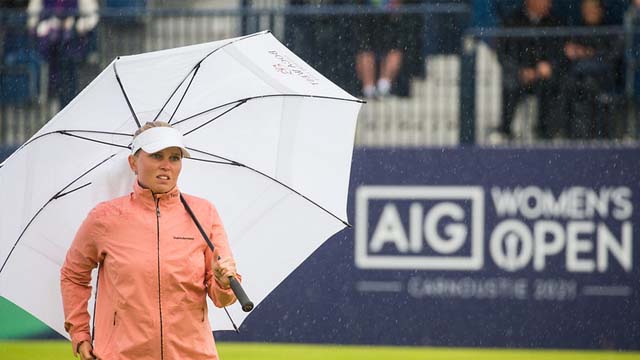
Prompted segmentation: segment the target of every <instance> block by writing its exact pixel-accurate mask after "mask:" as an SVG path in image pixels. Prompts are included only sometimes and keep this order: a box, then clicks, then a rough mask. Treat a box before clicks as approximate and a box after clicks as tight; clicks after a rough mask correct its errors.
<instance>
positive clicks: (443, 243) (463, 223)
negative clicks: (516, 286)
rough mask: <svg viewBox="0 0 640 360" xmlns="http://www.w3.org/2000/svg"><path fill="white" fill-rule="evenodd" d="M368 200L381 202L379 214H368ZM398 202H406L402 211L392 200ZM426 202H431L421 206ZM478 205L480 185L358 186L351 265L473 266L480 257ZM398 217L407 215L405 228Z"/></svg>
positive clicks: (481, 222)
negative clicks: (353, 262)
mask: <svg viewBox="0 0 640 360" xmlns="http://www.w3.org/2000/svg"><path fill="white" fill-rule="evenodd" d="M373 201H379V202H380V203H381V204H384V205H383V207H382V212H381V214H380V216H379V217H377V218H376V219H369V216H370V215H369V205H370V202H373ZM401 201H403V202H406V203H408V206H405V207H404V208H405V210H404V213H401V211H400V210H399V206H398V205H397V204H398V202H401ZM428 203H429V204H432V203H435V204H432V206H428V207H425V205H428ZM463 203H465V204H469V206H467V207H463V206H462V205H461V204H463ZM483 208H484V194H483V192H482V189H481V188H480V187H471V186H469V187H439V186H362V187H360V188H358V190H357V193H356V229H355V230H356V231H355V232H356V234H355V237H356V239H355V240H356V241H355V242H356V254H355V261H356V265H357V266H358V267H360V268H368V269H441V270H478V269H480V268H482V265H483V260H484V254H483V237H484V233H483V229H484V219H483V218H484V216H483ZM465 209H466V210H465ZM467 211H468V212H469V213H467ZM403 217H404V218H408V222H409V224H408V226H407V227H406V228H405V225H404V223H403V221H402V219H403ZM369 220H374V221H376V222H375V223H373V224H370V223H369ZM370 225H371V226H370ZM370 228H371V229H373V232H372V233H371V236H369V229H370ZM407 229H408V230H407ZM425 251H429V253H428V254H425Z"/></svg>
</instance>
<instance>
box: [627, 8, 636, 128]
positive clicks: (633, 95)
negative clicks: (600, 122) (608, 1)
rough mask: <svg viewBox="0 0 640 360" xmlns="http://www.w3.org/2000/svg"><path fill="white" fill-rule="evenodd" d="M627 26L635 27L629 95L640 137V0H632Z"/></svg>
mask: <svg viewBox="0 0 640 360" xmlns="http://www.w3.org/2000/svg"><path fill="white" fill-rule="evenodd" d="M625 24H626V27H627V28H628V29H629V28H630V29H633V32H632V34H631V41H630V43H629V45H630V49H629V52H628V53H627V59H626V61H627V62H628V63H627V70H628V72H627V74H626V76H627V79H626V81H627V95H628V100H629V101H630V102H631V103H630V105H631V106H630V108H631V117H632V118H633V119H631V122H632V123H633V125H632V127H635V134H634V135H635V137H636V139H639V138H640V65H639V61H640V35H639V32H640V0H632V1H631V4H630V5H629V10H627V14H626V18H625Z"/></svg>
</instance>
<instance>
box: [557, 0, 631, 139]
mask: <svg viewBox="0 0 640 360" xmlns="http://www.w3.org/2000/svg"><path fill="white" fill-rule="evenodd" d="M580 12H581V15H582V16H581V19H580V23H579V24H578V25H579V26H583V27H592V28H597V27H600V26H604V25H606V24H605V22H604V16H605V9H604V5H603V3H602V2H601V0H582V2H581V4H580ZM623 48H624V44H623V42H622V39H621V38H620V37H619V36H617V35H608V34H598V33H595V34H590V35H586V36H574V37H572V38H571V39H569V40H568V41H567V42H566V43H565V44H564V57H565V64H564V66H563V67H564V69H565V71H564V76H563V80H562V82H561V83H562V85H561V91H560V93H561V96H560V97H559V99H560V104H561V107H560V109H561V112H560V113H559V114H558V115H560V116H561V118H563V122H564V124H565V127H566V132H567V136H568V137H569V138H576V139H580V138H582V139H584V138H602V137H605V138H609V137H611V136H612V135H613V116H608V115H610V113H612V112H613V99H614V97H613V96H612V94H613V93H614V92H615V91H616V88H618V85H619V83H620V79H621V74H620V69H621V61H622V54H623ZM607 110H609V111H607Z"/></svg>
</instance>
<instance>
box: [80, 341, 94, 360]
mask: <svg viewBox="0 0 640 360" xmlns="http://www.w3.org/2000/svg"><path fill="white" fill-rule="evenodd" d="M78 354H80V359H81V360H94V359H96V357H95V356H93V346H91V343H89V342H88V341H83V342H81V343H80V346H78Z"/></svg>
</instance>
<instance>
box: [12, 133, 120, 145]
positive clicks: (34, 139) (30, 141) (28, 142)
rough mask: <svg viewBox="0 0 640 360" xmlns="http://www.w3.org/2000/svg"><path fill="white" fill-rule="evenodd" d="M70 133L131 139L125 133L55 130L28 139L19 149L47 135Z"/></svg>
mask: <svg viewBox="0 0 640 360" xmlns="http://www.w3.org/2000/svg"><path fill="white" fill-rule="evenodd" d="M70 133H89V134H103V135H119V136H128V137H133V135H131V134H125V133H117V132H110V131H98V130H56V131H51V132H48V133H44V134H41V135H38V136H36V137H34V138H33V139H30V140H29V141H27V142H26V143H24V144H22V146H20V149H22V148H23V147H25V146H27V145H29V144H31V143H32V142H34V141H36V140H38V139H40V138H42V137H45V136H49V135H53V134H61V135H69V136H70V135H71V134H70Z"/></svg>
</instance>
